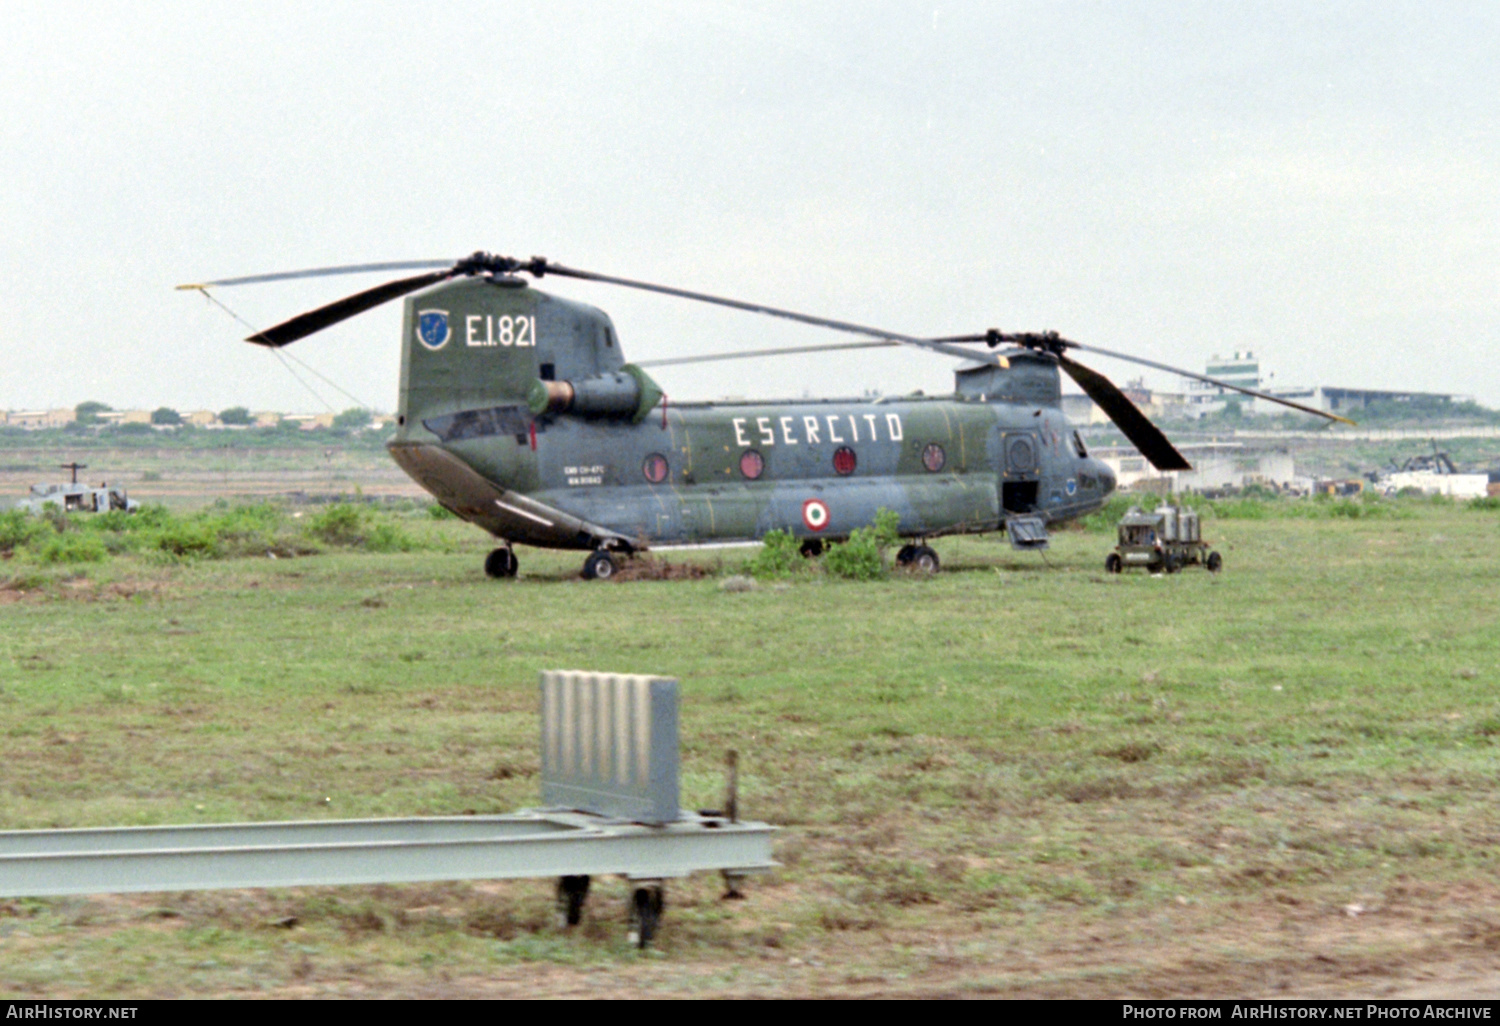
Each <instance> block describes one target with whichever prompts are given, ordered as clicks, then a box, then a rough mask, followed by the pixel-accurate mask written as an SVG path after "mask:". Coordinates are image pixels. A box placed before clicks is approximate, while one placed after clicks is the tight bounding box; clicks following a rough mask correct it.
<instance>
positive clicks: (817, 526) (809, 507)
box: [802, 499, 828, 531]
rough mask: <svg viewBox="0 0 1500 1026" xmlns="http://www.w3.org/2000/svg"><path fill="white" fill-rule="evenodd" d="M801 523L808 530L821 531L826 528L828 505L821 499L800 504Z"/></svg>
mask: <svg viewBox="0 0 1500 1026" xmlns="http://www.w3.org/2000/svg"><path fill="white" fill-rule="evenodd" d="M802 522H803V523H804V524H806V525H807V527H808V530H811V531H821V530H823V528H825V527H827V526H828V504H827V503H826V502H824V501H823V500H822V499H808V500H807V501H806V502H804V503H803V504H802Z"/></svg>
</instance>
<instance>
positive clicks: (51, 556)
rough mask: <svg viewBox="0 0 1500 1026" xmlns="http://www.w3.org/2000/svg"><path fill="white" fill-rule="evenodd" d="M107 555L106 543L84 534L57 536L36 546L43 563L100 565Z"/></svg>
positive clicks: (38, 557) (38, 558) (39, 559)
mask: <svg viewBox="0 0 1500 1026" xmlns="http://www.w3.org/2000/svg"><path fill="white" fill-rule="evenodd" d="M107 554H108V553H107V552H106V551H105V548H104V542H102V541H101V540H99V539H98V538H94V537H91V536H89V535H83V534H71V533H70V534H56V535H53V536H52V537H51V538H48V539H47V540H46V541H44V542H42V543H41V545H39V546H36V558H37V560H38V561H39V562H42V563H98V562H100V561H101V560H103V559H104V557H105V556H106V555H107Z"/></svg>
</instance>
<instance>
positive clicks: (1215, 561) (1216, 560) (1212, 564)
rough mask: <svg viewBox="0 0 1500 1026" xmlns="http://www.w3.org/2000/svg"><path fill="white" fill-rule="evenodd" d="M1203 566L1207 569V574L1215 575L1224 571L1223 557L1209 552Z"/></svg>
mask: <svg viewBox="0 0 1500 1026" xmlns="http://www.w3.org/2000/svg"><path fill="white" fill-rule="evenodd" d="M1204 565H1205V566H1207V567H1208V572H1209V573H1211V574H1216V573H1218V572H1219V571H1220V570H1222V569H1224V557H1223V556H1221V555H1219V554H1218V553H1217V552H1210V553H1209V554H1208V562H1207V563H1205V564H1204Z"/></svg>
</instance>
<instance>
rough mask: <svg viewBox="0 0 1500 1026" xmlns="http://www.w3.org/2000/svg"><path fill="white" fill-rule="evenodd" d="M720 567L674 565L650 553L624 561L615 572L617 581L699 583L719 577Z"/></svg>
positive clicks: (686, 564)
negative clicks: (699, 581) (704, 579)
mask: <svg viewBox="0 0 1500 1026" xmlns="http://www.w3.org/2000/svg"><path fill="white" fill-rule="evenodd" d="M718 575H719V567H717V566H715V565H711V564H706V563H673V562H669V561H668V560H666V559H663V558H661V557H659V556H653V555H651V554H649V553H647V554H645V555H641V556H635V557H632V558H630V559H627V560H625V561H624V563H623V564H622V565H621V567H620V569H619V570H617V571H615V580H617V581H698V580H702V579H703V578H705V577H717V576H718Z"/></svg>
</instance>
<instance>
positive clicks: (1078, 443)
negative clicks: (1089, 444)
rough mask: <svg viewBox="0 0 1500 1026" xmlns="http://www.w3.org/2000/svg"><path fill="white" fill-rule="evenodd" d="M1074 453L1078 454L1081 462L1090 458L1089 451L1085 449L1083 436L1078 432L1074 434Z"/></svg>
mask: <svg viewBox="0 0 1500 1026" xmlns="http://www.w3.org/2000/svg"><path fill="white" fill-rule="evenodd" d="M1073 451H1074V452H1076V453H1077V454H1078V458H1079V459H1081V460H1086V459H1088V457H1089V451H1088V450H1087V449H1085V448H1084V447H1083V436H1082V435H1080V434H1079V433H1078V432H1077V431H1074V432H1073Z"/></svg>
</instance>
